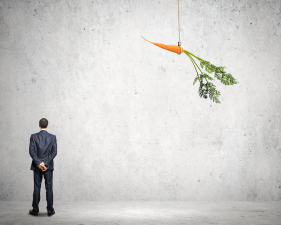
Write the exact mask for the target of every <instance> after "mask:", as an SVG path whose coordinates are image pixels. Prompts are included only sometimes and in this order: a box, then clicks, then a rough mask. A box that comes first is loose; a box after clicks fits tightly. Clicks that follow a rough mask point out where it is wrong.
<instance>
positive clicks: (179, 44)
mask: <svg viewBox="0 0 281 225" xmlns="http://www.w3.org/2000/svg"><path fill="white" fill-rule="evenodd" d="M178 26H179V43H178V46H181V32H180V0H178Z"/></svg>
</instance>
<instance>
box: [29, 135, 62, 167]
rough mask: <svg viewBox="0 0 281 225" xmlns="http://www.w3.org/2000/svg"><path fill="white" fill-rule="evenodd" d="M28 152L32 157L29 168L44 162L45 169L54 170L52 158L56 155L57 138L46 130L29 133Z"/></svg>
mask: <svg viewBox="0 0 281 225" xmlns="http://www.w3.org/2000/svg"><path fill="white" fill-rule="evenodd" d="M29 154H30V156H31V158H32V163H31V167H30V169H31V170H35V169H36V166H37V165H38V164H40V163H41V162H44V163H45V165H46V167H47V169H49V170H54V161H53V160H54V158H55V157H56V155H57V139H56V136H55V135H53V134H50V133H48V132H47V131H46V130H41V131H40V132H38V133H36V134H31V136H30V144H29Z"/></svg>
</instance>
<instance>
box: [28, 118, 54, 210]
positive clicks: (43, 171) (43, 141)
mask: <svg viewBox="0 0 281 225" xmlns="http://www.w3.org/2000/svg"><path fill="white" fill-rule="evenodd" d="M39 127H40V128H41V131H40V132H38V133H35V134H32V135H31V137H30V144H29V154H30V156H31V158H32V163H31V167H30V169H31V170H33V171H34V173H33V174H34V176H33V179H34V192H33V202H32V207H33V209H32V210H29V213H30V214H31V215H33V216H38V213H39V207H38V204H39V202H40V189H41V182H42V177H43V176H44V179H45V187H46V198H47V212H48V216H52V215H54V214H55V210H54V208H53V170H54V161H53V159H54V158H55V157H56V155H57V139H56V136H55V135H53V134H50V133H48V132H47V130H46V129H47V127H48V120H47V119H45V118H43V119H41V120H40V121H39Z"/></svg>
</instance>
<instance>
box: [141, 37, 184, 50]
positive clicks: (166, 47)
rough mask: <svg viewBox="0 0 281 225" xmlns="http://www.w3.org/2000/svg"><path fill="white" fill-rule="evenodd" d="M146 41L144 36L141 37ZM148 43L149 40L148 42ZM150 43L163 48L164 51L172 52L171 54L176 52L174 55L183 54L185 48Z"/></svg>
mask: <svg viewBox="0 0 281 225" xmlns="http://www.w3.org/2000/svg"><path fill="white" fill-rule="evenodd" d="M141 37H142V38H143V39H144V40H146V39H145V38H144V37H143V36H141ZM146 41H148V40H146ZM148 42H149V43H151V44H154V45H156V46H158V47H160V48H163V49H166V50H168V51H171V52H174V53H177V54H181V53H182V52H183V48H182V47H180V46H176V45H164V44H160V43H154V42H151V41H148Z"/></svg>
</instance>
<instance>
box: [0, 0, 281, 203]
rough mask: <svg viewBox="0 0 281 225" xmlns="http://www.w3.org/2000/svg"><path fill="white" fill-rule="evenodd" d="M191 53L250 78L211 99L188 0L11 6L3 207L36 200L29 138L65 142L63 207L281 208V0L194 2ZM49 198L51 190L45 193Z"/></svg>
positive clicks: (1, 126) (0, 168)
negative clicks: (247, 204) (199, 78)
mask: <svg viewBox="0 0 281 225" xmlns="http://www.w3.org/2000/svg"><path fill="white" fill-rule="evenodd" d="M180 2H181V5H180V7H181V8H180V9H181V14H180V15H181V41H182V43H183V44H182V46H183V48H184V49H186V50H189V51H191V52H192V53H194V54H196V55H198V56H200V57H201V58H203V59H206V60H209V61H210V62H212V63H214V64H215V65H220V66H226V67H227V71H228V72H231V73H232V74H233V76H234V77H235V78H236V79H237V80H238V81H239V84H237V85H235V86H230V87H229V86H224V85H223V84H221V83H220V82H219V81H216V82H215V84H216V85H217V88H218V90H220V91H221V94H222V95H221V101H222V104H214V103H213V102H211V101H210V100H209V99H208V100H205V99H201V98H199V96H198V93H197V91H198V84H196V85H194V86H193V85H192V83H193V79H194V78H195V71H194V68H193V66H192V64H191V62H190V61H189V59H188V57H187V56H186V55H184V54H182V55H177V54H174V53H171V52H168V51H165V50H162V49H160V48H158V47H156V46H154V45H152V44H150V43H148V42H145V41H144V40H143V39H142V38H141V37H140V36H141V35H142V36H144V37H146V38H147V39H149V40H151V41H154V42H160V43H164V44H177V42H178V30H177V29H178V28H177V1H176V0H173V1H171V0H169V1H149V0H141V1H137V0H135V1H122V0H118V1H117V0H115V1H113V0H111V1H95V0H92V1H89V0H87V1H86V0H85V1H84V0H83V1H78V0H77V1H68V0H56V1H55V0H54V1H41V0H39V1H32V0H30V1H28V0H26V1H15V0H12V1H11V0H7V1H3V0H1V1H0V88H1V89H0V92H1V95H0V118H1V120H0V137H1V140H0V155H1V161H0V162H1V163H0V199H1V200H31V199H32V192H33V174H32V171H30V170H29V168H30V164H31V158H30V156H29V154H28V146H29V137H30V135H31V134H32V133H36V132H38V131H39V128H38V121H39V119H41V118H42V117H46V118H47V119H48V120H49V129H48V130H49V132H50V133H53V134H56V135H57V139H58V155H57V157H56V158H55V171H54V197H55V201H58V200H70V201H72V200H105V201H110V200H139V201H142V200H159V201H161V200H173V201H180V200H198V201H199V200H200V201H201V200H206V201H226V200H228V201H229V200H234V201H264V200H265V201H267V200H269V201H280V200H281V163H280V160H281V143H280V140H281V135H280V130H281V120H280V118H281V117H280V109H281V97H280V87H281V76H280V75H281V74H280V70H281V63H280V62H281V53H280V52H281V25H280V21H281V3H280V1H279V0H275V1H258V0H253V1H236V0H229V1H215V0H213V1H211V0H209V1H206V0H205V1H183V0H181V1H180ZM42 187H43V190H42V198H45V195H44V190H45V189H44V185H43V186H42Z"/></svg>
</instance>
